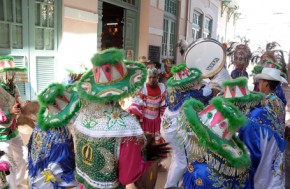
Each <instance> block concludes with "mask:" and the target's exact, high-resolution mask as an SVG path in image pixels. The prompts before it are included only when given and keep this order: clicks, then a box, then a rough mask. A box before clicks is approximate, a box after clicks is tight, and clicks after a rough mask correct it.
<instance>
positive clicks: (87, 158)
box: [82, 144, 94, 166]
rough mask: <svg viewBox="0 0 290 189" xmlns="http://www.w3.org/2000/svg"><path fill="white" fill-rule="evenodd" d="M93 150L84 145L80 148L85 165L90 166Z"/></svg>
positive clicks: (88, 145)
mask: <svg viewBox="0 0 290 189" xmlns="http://www.w3.org/2000/svg"><path fill="white" fill-rule="evenodd" d="M93 157H94V156H93V149H92V147H91V146H90V144H86V145H85V146H83V147H82V160H83V162H84V163H85V164H87V165H90V166H91V165H92V161H93Z"/></svg>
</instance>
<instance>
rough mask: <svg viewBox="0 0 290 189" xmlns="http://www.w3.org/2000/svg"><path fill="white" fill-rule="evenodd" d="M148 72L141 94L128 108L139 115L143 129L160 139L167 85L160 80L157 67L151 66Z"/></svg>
mask: <svg viewBox="0 0 290 189" xmlns="http://www.w3.org/2000/svg"><path fill="white" fill-rule="evenodd" d="M147 74H148V75H147V82H146V83H145V84H144V86H143V88H142V89H141V91H140V92H139V94H138V95H137V96H136V97H135V98H133V99H132V104H131V105H130V107H129V108H128V110H129V112H130V113H132V114H134V115H136V116H138V118H139V121H140V122H141V126H142V129H143V131H144V132H145V133H148V134H151V135H152V136H153V137H154V138H155V139H156V140H157V141H158V140H160V124H161V116H162V115H163V113H164V110H165V108H166V106H165V92H166V87H165V85H164V84H163V83H159V82H158V71H157V69H156V68H149V69H148V70H147Z"/></svg>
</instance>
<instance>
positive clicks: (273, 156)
mask: <svg viewBox="0 0 290 189" xmlns="http://www.w3.org/2000/svg"><path fill="white" fill-rule="evenodd" d="M277 119H278V117H277V116H275V115H273V114H271V113H269V111H268V109H267V108H265V107H257V108H255V109H254V110H252V111H251V112H250V114H249V115H248V122H247V124H246V125H245V126H244V127H242V128H241V129H240V131H239V138H240V139H241V140H242V141H243V142H244V143H245V144H246V146H247V148H248V150H249V152H250V157H251V161H252V164H251V167H250V171H249V173H250V186H251V188H253V189H254V188H256V189H260V188H265V189H266V188H271V189H275V188H277V189H278V188H283V187H284V185H283V180H284V172H283V170H282V169H281V168H282V167H283V159H284V155H283V153H284V151H285V145H286V144H285V140H284V139H283V138H281V136H280V133H279V132H278V130H276V127H275V124H276V123H277V122H279V120H277Z"/></svg>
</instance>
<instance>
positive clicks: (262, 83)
mask: <svg viewBox="0 0 290 189" xmlns="http://www.w3.org/2000/svg"><path fill="white" fill-rule="evenodd" d="M268 87H269V84H268V82H267V81H265V80H264V79H259V90H260V92H261V93H264V94H267V92H268Z"/></svg>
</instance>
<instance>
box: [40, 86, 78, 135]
mask: <svg viewBox="0 0 290 189" xmlns="http://www.w3.org/2000/svg"><path fill="white" fill-rule="evenodd" d="M38 101H39V103H40V109H39V111H38V115H37V121H38V124H39V126H40V128H41V129H42V130H47V129H49V128H58V127H63V126H66V124H68V122H69V121H70V119H71V118H72V117H73V116H74V115H75V113H76V112H77V111H78V110H79V109H80V107H81V104H80V100H79V96H78V93H77V91H76V86H75V84H72V85H67V86H63V85H62V84H59V83H53V84H51V85H49V86H48V87H47V88H46V89H45V90H44V91H42V92H41V93H40V94H39V95H38Z"/></svg>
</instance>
